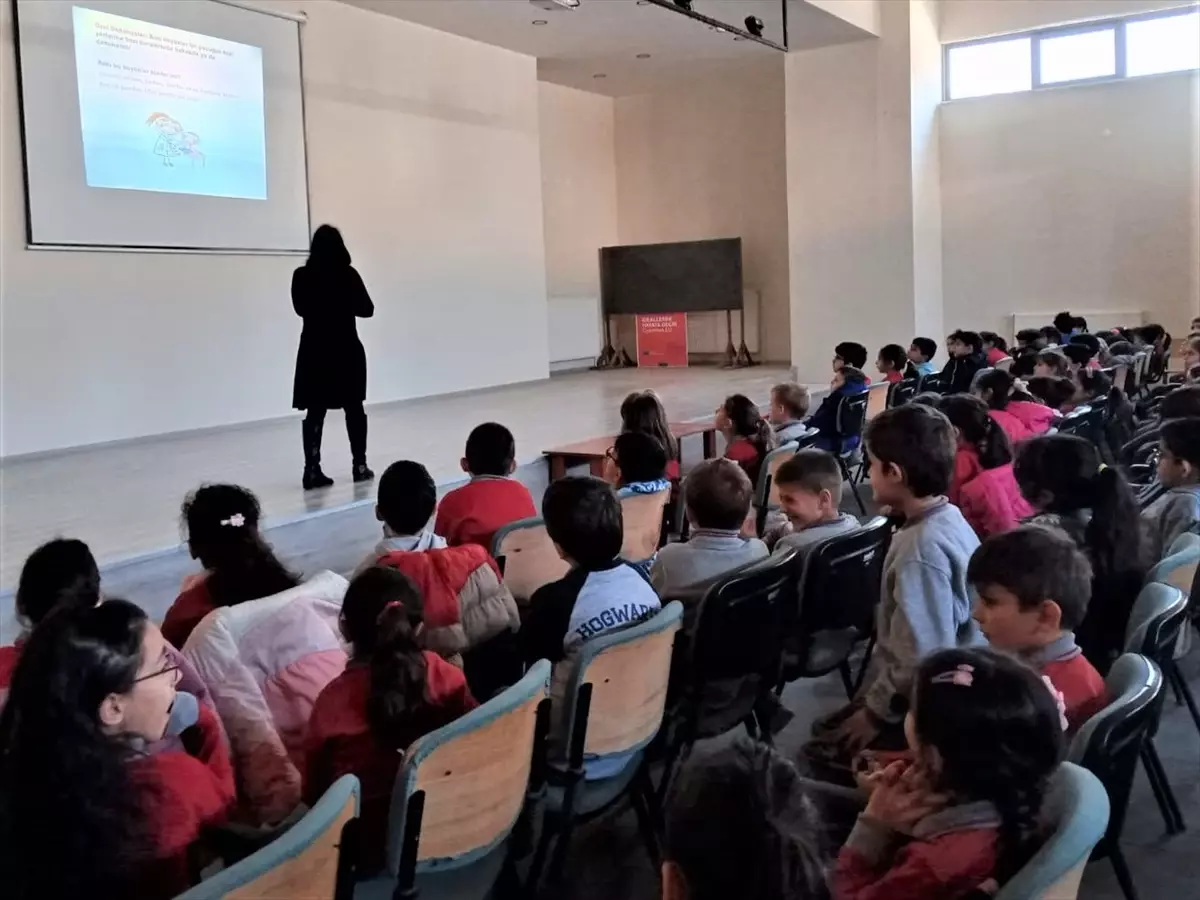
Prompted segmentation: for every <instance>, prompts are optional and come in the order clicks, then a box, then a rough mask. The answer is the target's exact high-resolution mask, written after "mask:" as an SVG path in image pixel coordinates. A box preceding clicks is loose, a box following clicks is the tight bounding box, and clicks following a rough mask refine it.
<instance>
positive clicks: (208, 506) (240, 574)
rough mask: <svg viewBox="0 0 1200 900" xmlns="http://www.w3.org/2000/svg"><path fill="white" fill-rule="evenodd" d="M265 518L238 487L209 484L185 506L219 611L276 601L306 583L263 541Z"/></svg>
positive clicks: (191, 541)
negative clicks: (274, 596) (273, 598)
mask: <svg viewBox="0 0 1200 900" xmlns="http://www.w3.org/2000/svg"><path fill="white" fill-rule="evenodd" d="M260 517H261V511H260V510H259V507H258V500H257V499H256V498H255V496H254V495H253V494H252V493H250V492H249V491H248V490H246V489H245V488H243V487H238V486H237V485H235V484H206V485H203V486H201V487H200V488H197V489H196V490H195V491H193V492H192V493H190V494H188V496H187V498H186V499H185V500H184V501H183V524H184V528H186V530H187V540H188V546H189V547H190V548H191V551H192V556H194V557H196V559H198V560H200V564H201V565H202V566H204V568H205V569H207V570H208V578H207V580H206V581H205V585H206V586H207V587H208V593H209V595H210V596H211V597H212V601H213V603H214V604H215V605H217V606H236V605H237V604H239V603H244V602H246V601H247V600H258V599H259V598H261V597H270V596H271V595H272V594H278V593H279V592H280V591H286V590H287V589H288V588H293V587H295V586H296V585H298V584H299V583H300V579H299V578H297V577H296V576H295V575H293V574H292V573H291V572H290V571H288V569H287V568H286V567H285V566H284V565H283V563H281V562H280V561H279V560H278V559H276V558H275V554H274V553H273V552H272V551H271V548H270V547H269V546H268V545H267V542H266V541H264V540H263V538H262V535H261V534H260V533H259V531H258V522H259V518H260Z"/></svg>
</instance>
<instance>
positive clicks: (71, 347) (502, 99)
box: [0, 0, 547, 454]
mask: <svg viewBox="0 0 1200 900" xmlns="http://www.w3.org/2000/svg"><path fill="white" fill-rule="evenodd" d="M278 5H279V6H281V7H286V8H292V9H301V8H303V9H305V10H306V12H307V13H308V16H309V22H308V24H307V25H305V26H304V29H303V38H304V67H305V80H306V84H305V89H306V113H307V126H308V134H309V141H308V149H309V181H310V192H311V199H312V216H313V221H314V223H319V222H334V223H336V224H338V225H340V226H341V227H342V229H343V231H344V232H345V234H346V237H347V240H348V242H349V244H350V248H351V252H352V253H353V255H354V257H355V264H356V265H357V266H358V267H359V270H360V271H361V273H362V275H363V278H364V279H365V281H366V283H367V286H368V287H369V288H370V290H371V293H372V295H373V296H374V298H375V301H376V304H377V307H378V313H377V315H376V318H375V319H374V320H373V321H370V322H367V323H364V324H363V326H362V328H361V334H362V336H363V340H364V343H365V344H366V347H367V354H368V358H369V360H370V378H369V394H368V400H369V401H371V402H378V401H385V400H394V399H399V398H405V397H414V396H419V395H427V394H434V393H442V392H449V391H457V390H464V389H469V388H473V387H481V386H485V385H493V384H501V383H506V382H514V381H520V380H525V379H535V378H542V377H544V376H545V375H546V374H547V346H546V337H545V336H546V263H545V249H544V243H543V225H542V216H543V210H542V181H541V172H540V161H539V141H538V84H537V80H536V78H537V72H536V62H535V60H534V59H533V58H531V57H526V56H522V55H520V54H516V53H512V52H509V51H506V50H502V49H498V48H495V47H490V46H486V45H483V44H478V43H475V42H472V41H469V40H466V39H463V38H459V37H455V36H452V35H448V34H443V33H441V32H437V31H432V30H429V29H426V28H423V27H420V26H416V25H411V24H409V23H406V22H402V21H400V20H398V19H395V18H393V17H390V16H384V15H379V14H376V13H371V12H367V11H364V10H361V9H356V8H354V7H350V6H347V5H345V4H341V3H333V2H323V3H312V2H308V3H299V2H296V3H290V2H284V0H278ZM11 16H12V12H11V7H10V4H8V3H0V71H3V73H4V76H3V78H2V79H0V232H2V234H0V272H2V273H3V275H2V279H0V309H2V312H3V336H2V339H0V340H2V344H0V355H2V367H0V391H2V395H0V406H2V413H0V437H2V441H3V442H2V444H0V453H3V454H17V453H28V452H32V451H39V450H46V449H50V448H57V447H65V446H71V445H78V444H85V443H92V442H97V441H106V440H113V439H119V438H127V437H135V436H140V435H146V434H152V433H159V432H166V431H175V430H180V429H188V428H196V427H203V426H210V425H221V424H228V423H231V422H238V421H247V420H254V419H260V418H265V417H270V416H277V415H281V414H285V413H287V412H288V409H289V407H290V401H291V380H292V365H293V361H294V355H295V347H296V341H297V338H298V335H299V331H300V320H299V319H297V318H295V316H294V315H293V314H292V311H291V308H290V304H289V298H288V284H289V278H290V275H291V270H292V268H293V267H294V266H295V265H296V264H297V262H299V260H298V259H296V258H294V257H293V258H285V257H250V256H225V255H180V254H121V253H94V252H53V251H28V250H26V249H25V227H24V196H23V185H22V175H21V152H20V142H19V132H18V124H17V102H16V99H17V98H16V86H15V79H14V78H13V77H12V73H13V72H14V66H15V62H14V53H13V32H12V21H11Z"/></svg>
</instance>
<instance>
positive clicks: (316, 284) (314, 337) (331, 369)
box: [292, 225, 375, 491]
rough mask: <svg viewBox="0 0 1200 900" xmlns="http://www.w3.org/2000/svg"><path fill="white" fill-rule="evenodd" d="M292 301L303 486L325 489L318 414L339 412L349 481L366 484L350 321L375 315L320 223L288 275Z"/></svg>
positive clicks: (362, 374) (360, 384) (336, 242)
mask: <svg viewBox="0 0 1200 900" xmlns="http://www.w3.org/2000/svg"><path fill="white" fill-rule="evenodd" d="M292 306H293V308H294V309H295V310H296V315H298V316H300V318H302V319H303V320H304V331H303V332H302V333H301V335H300V350H299V351H298V352H297V354H296V380H295V383H294V385H293V391H292V406H294V407H295V408H296V409H303V410H307V411H308V414H307V415H306V416H305V417H304V426H303V433H304V489H305V490H306V491H307V490H312V489H313V488H323V487H329V485H331V484H333V479H332V478H330V477H329V476H327V475H326V474H325V473H324V472H322V471H321V432H322V430H323V429H324V426H325V412H326V410H330V409H342V410H345V411H346V434H347V435H348V436H349V438H350V454H351V457H352V459H353V463H354V468H353V476H354V480H355V481H370V480H371V479H372V478H374V477H375V473H374V472H372V471H371V470H370V469H369V468H367V414H366V411H365V410H363V401H364V400H365V399H366V398H367V354H366V351H364V350H363V345H362V342H361V341H359V339H358V328H357V325H356V323H355V319H369V318H371V316H373V315H375V304H373V303H372V302H371V297H370V295H369V294H368V293H367V288H366V285H364V284H363V280H362V278H360V277H359V274H358V272H356V271H355V270H354V267H353V266H352V265H350V253H349V251H347V250H346V244H345V242H344V241H343V240H342V234H341V232H340V231H338V230H337V229H336V228H334V227H333V226H332V225H322V226H321V227H320V228H318V229H317V230H316V233H315V234H314V235H313V238H312V244H311V245H310V246H309V250H308V262H306V263H305V264H304V265H302V266H301V267H300V268H298V269H297V270H296V271H295V272H293V273H292Z"/></svg>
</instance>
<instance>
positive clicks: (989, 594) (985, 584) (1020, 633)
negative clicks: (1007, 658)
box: [967, 525, 1108, 734]
mask: <svg viewBox="0 0 1200 900" xmlns="http://www.w3.org/2000/svg"><path fill="white" fill-rule="evenodd" d="M967 580H968V581H969V582H970V583H971V586H972V587H973V588H974V589H975V591H976V593H977V594H978V595H979V599H978V601H977V602H976V603H975V608H974V610H973V615H974V616H975V620H976V621H977V622H978V623H979V627H980V629H982V631H983V633H984V634H985V635H986V636H987V639H988V641H989V642H990V643H991V645H992V646H993V647H996V648H998V649H1000V650H1007V651H1009V652H1010V653H1014V654H1016V655H1017V656H1019V657H1020V658H1021V659H1023V660H1024V661H1025V662H1027V663H1029V664H1030V665H1031V666H1033V667H1034V668H1036V669H1037V670H1038V671H1040V672H1041V673H1042V674H1043V675H1044V676H1046V677H1047V678H1049V679H1050V681H1051V682H1052V683H1053V685H1054V687H1055V689H1056V690H1057V691H1058V692H1059V693H1060V694H1062V697H1063V702H1064V703H1065V705H1066V715H1067V722H1068V724H1069V726H1070V732H1071V733H1072V734H1073V733H1074V732H1075V731H1077V730H1078V729H1079V727H1080V726H1081V725H1082V724H1083V723H1084V722H1086V721H1087V720H1088V718H1090V717H1091V715H1092V714H1093V713H1095V712H1098V711H1099V710H1101V709H1103V708H1104V706H1105V704H1106V703H1107V702H1108V697H1107V695H1106V693H1105V690H1104V679H1103V678H1101V677H1100V673H1099V672H1097V671H1096V669H1095V668H1094V667H1093V666H1092V664H1091V663H1090V662H1088V661H1087V658H1086V657H1084V655H1083V653H1082V652H1080V649H1079V647H1078V646H1077V645H1076V644H1075V634H1074V629H1075V628H1076V627H1078V625H1079V623H1080V622H1081V621H1083V617H1084V614H1085V613H1086V612H1087V605H1088V598H1089V597H1090V596H1091V592H1092V567H1091V564H1090V563H1089V562H1088V560H1087V557H1086V556H1085V555H1084V554H1083V552H1082V551H1080V550H1079V548H1078V546H1077V545H1076V544H1075V542H1074V541H1072V540H1071V539H1070V538H1069V537H1067V536H1066V535H1065V534H1064V533H1063V532H1061V531H1059V530H1057V529H1050V528H1043V527H1041V526H1038V525H1022V526H1021V527H1020V528H1017V529H1015V530H1013V531H1008V532H1005V533H1004V534H997V535H993V536H992V537H990V538H988V539H987V540H986V541H984V542H983V543H982V544H981V545H980V547H979V549H978V550H976V551H975V553H974V555H972V556H971V562H970V564H969V565H968V567H967Z"/></svg>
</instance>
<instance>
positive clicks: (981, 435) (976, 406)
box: [938, 394, 1012, 469]
mask: <svg viewBox="0 0 1200 900" xmlns="http://www.w3.org/2000/svg"><path fill="white" fill-rule="evenodd" d="M938 409H940V410H941V411H942V412H943V413H944V414H945V416H946V418H947V419H949V420H950V424H951V425H953V426H954V427H955V428H957V429H958V433H959V434H960V435H962V439H963V441H964V442H965V443H967V444H970V445H971V446H972V447H974V448H975V451H976V452H977V453H978V454H979V463H980V465H982V466H983V467H984V468H985V469H994V468H996V467H997V466H1003V465H1007V464H1008V463H1010V462H1012V444H1010V443H1009V441H1008V435H1007V434H1005V433H1004V429H1003V428H1001V427H1000V426H999V425H997V424H996V422H995V421H994V420H993V419H992V417H991V416H990V415H988V408H987V406H985V405H984V403H983V401H982V400H980V399H979V398H978V397H971V396H969V395H967V394H951V395H950V396H948V397H943V398H942V399H941V401H940V402H939V403H938Z"/></svg>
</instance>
